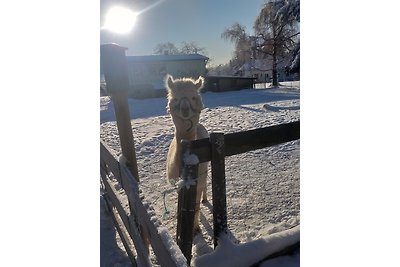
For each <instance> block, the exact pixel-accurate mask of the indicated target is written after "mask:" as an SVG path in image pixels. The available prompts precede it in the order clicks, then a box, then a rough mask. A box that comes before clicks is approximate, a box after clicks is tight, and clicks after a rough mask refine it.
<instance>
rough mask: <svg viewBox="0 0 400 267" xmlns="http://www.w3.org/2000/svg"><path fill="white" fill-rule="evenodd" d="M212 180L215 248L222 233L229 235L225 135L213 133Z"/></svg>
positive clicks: (211, 135) (211, 136)
mask: <svg viewBox="0 0 400 267" xmlns="http://www.w3.org/2000/svg"><path fill="white" fill-rule="evenodd" d="M210 143H211V172H212V175H211V179H212V199H213V228H214V248H215V247H216V246H217V244H218V238H219V236H220V234H221V233H227V230H228V223H227V215H226V183H225V142H224V134H223V133H211V134H210Z"/></svg>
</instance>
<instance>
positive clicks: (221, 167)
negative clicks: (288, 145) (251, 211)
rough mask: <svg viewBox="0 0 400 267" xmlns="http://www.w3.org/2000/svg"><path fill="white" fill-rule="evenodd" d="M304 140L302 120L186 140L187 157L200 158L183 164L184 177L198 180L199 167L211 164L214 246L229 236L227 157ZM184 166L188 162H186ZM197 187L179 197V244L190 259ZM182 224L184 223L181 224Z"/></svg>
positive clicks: (183, 188) (184, 145) (183, 190)
mask: <svg viewBox="0 0 400 267" xmlns="http://www.w3.org/2000/svg"><path fill="white" fill-rule="evenodd" d="M299 138H300V121H296V122H291V123H287V124H280V125H276V126H271V127H265V128H259V129H254V130H249V131H243V132H237V133H231V134H223V133H211V134H210V138H204V139H199V140H194V141H191V142H188V141H186V140H183V141H182V146H183V153H182V158H183V159H184V157H185V155H190V154H193V155H196V156H197V158H198V162H197V164H195V165H189V164H183V170H182V172H181V178H182V179H183V180H184V181H185V184H190V183H186V181H189V180H190V179H197V172H196V171H195V170H197V168H198V164H200V163H203V162H207V161H211V179H212V205H213V231H214V237H213V238H214V247H215V246H217V242H218V237H219V236H220V234H221V233H223V232H225V233H227V230H228V229H227V213H226V185H225V157H227V156H232V155H237V154H241V153H245V152H248V151H251V150H256V149H260V148H265V147H270V146H274V145H278V144H281V143H285V142H290V141H293V140H297V139H299ZM183 163H184V160H183ZM196 187H197V185H196V184H193V185H190V186H187V187H182V188H181V190H180V192H179V196H178V224H177V237H176V239H177V242H178V245H179V247H180V248H181V250H182V252H183V254H184V255H185V257H186V258H187V259H191V248H192V241H193V240H192V238H193V233H192V229H193V216H194V209H195V206H194V205H195V203H194V202H195V201H193V198H195V194H196ZM180 221H181V222H180ZM277 255H280V254H279V253H278V254H277Z"/></svg>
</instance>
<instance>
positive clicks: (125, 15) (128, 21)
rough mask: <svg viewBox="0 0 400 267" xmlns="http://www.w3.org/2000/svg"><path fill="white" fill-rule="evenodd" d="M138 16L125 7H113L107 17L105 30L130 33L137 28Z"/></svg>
mask: <svg viewBox="0 0 400 267" xmlns="http://www.w3.org/2000/svg"><path fill="white" fill-rule="evenodd" d="M136 16H137V14H136V13H135V12H133V11H132V10H130V9H127V8H125V7H119V6H116V7H113V8H111V9H110V10H109V11H108V13H107V15H106V19H105V23H104V27H103V28H104V29H107V30H110V31H113V32H116V33H121V34H123V33H128V32H130V31H131V30H132V28H133V27H134V26H135V22H136Z"/></svg>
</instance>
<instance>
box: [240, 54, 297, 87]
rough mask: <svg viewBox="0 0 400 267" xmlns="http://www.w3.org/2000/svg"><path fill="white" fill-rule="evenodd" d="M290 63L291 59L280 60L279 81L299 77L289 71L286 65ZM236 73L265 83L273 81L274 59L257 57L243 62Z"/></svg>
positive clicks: (278, 64) (278, 66) (278, 68)
mask: <svg viewBox="0 0 400 267" xmlns="http://www.w3.org/2000/svg"><path fill="white" fill-rule="evenodd" d="M288 65H290V59H289V58H288V59H286V60H280V61H279V60H278V62H277V72H278V81H279V82H282V81H292V80H296V79H298V75H297V74H293V73H289V72H288V69H287V67H286V66H288ZM236 75H239V76H242V77H253V78H256V82H258V83H265V82H271V81H272V61H271V60H268V59H256V60H253V61H252V62H249V63H245V64H243V65H242V66H241V67H240V68H239V69H238V71H237V72H236Z"/></svg>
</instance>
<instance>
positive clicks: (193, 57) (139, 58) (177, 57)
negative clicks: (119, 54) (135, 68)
mask: <svg viewBox="0 0 400 267" xmlns="http://www.w3.org/2000/svg"><path fill="white" fill-rule="evenodd" d="M126 59H127V61H128V62H155V61H187V60H208V57H206V56H203V55H200V54H180V55H148V56H127V57H126Z"/></svg>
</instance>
